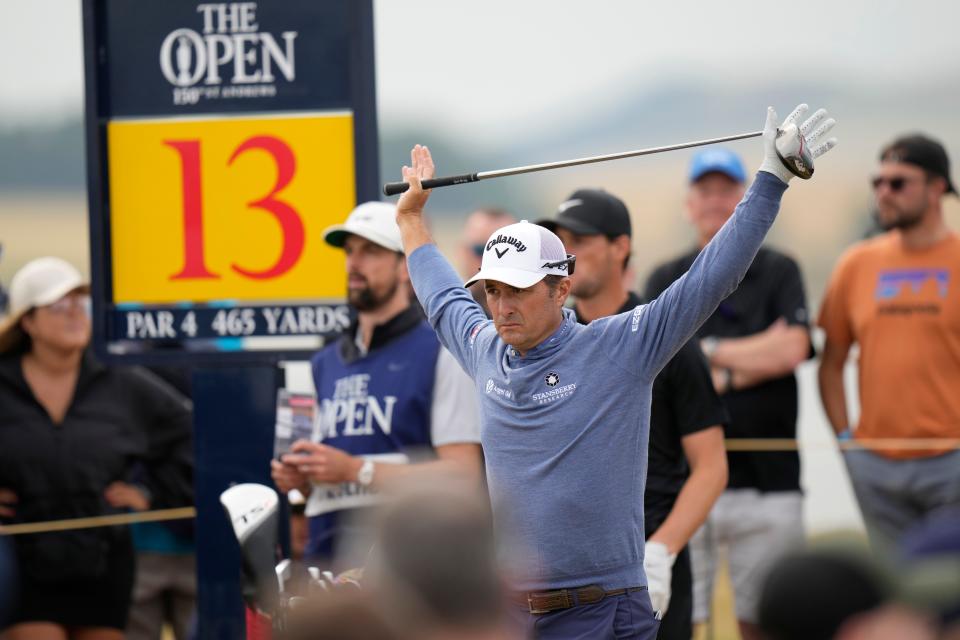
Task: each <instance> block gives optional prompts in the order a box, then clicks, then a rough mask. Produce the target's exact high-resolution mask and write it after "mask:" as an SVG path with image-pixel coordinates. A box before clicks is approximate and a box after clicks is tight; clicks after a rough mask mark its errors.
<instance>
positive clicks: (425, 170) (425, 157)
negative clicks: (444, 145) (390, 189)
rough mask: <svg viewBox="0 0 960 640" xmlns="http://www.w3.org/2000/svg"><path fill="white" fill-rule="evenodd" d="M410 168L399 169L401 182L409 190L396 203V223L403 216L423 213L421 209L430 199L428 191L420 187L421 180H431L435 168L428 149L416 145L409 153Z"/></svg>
mask: <svg viewBox="0 0 960 640" xmlns="http://www.w3.org/2000/svg"><path fill="white" fill-rule="evenodd" d="M410 164H411V166H409V167H408V166H404V167H403V169H401V173H402V174H403V181H404V182H406V183H408V184H409V185H410V188H409V189H407V190H406V191H404V192H403V195H401V196H400V199H399V200H398V201H397V222H398V223H399V222H401V221H402V219H403V218H404V216H419V215H420V214H421V213H423V208H424V206H426V204H427V200H428V199H429V198H430V190H429V189H428V190H426V191H424V190H423V188H422V187H421V186H420V182H421V181H422V180H427V179H429V178H432V177H433V175H434V171H435V168H434V166H433V158H432V157H431V156H430V149H428V148H426V147H424V146H421V145H419V144H418V145H416V146H415V147H414V148H413V149H412V150H411V151H410Z"/></svg>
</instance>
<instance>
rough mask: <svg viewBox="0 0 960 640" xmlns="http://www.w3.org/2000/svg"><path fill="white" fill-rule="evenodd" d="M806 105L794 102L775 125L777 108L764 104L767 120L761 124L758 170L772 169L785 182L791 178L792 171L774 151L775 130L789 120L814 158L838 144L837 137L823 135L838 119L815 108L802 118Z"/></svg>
mask: <svg viewBox="0 0 960 640" xmlns="http://www.w3.org/2000/svg"><path fill="white" fill-rule="evenodd" d="M809 109H810V107H808V106H807V105H805V104H800V105H797V108H796V109H794V110H793V111H792V112H790V115H788V116H787V117H786V118H784V120H783V122H782V123H781V124H780V126H779V127H778V126H777V120H778V118H777V112H776V111H775V110H774V108H773V107H767V121H766V123H765V124H764V127H763V163H762V164H761V165H760V171H766V172H767V173H772V174H773V175H775V176H777V177H778V178H780V179H781V180H783V181H784V182H790V180H792V179H793V178H794V175H793V173H792V172H791V171H790V170H789V169H787V167H786V166H785V165H784V164H783V161H782V160H780V157H779V156H778V155H777V146H776V143H777V132H778V130H779V129H783V128H785V127H787V126H788V125H791V124H792V125H795V126H796V127H797V129H799V134H800V135H801V136H803V140H804V143H805V144H806V145H807V146H808V148H809V149H810V155H811V156H812V157H813V159H814V160H816V159H817V158H819V157H820V156H822V155H823V154H825V153H826V152H827V151H830V149H833V148H834V147H835V146H837V139H836V138H827V139H824V136H826V134H827V133H828V132H829V131H830V130H831V129H833V125H835V124H836V123H837V121H836V120H834V119H833V118H831V117H829V116H828V114H827V110H826V109H817V110H816V112H814V114H813V115H812V116H810V117H809V118H807V119H806V120H804V117H805V116H806V115H807V111H809ZM801 122H802V123H803V124H801Z"/></svg>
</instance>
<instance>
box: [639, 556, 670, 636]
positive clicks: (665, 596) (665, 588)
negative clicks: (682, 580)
mask: <svg viewBox="0 0 960 640" xmlns="http://www.w3.org/2000/svg"><path fill="white" fill-rule="evenodd" d="M676 559H677V554H675V553H670V552H669V551H668V550H667V545H665V544H663V543H662V542H648V543H647V544H646V547H645V551H644V556H643V571H644V573H646V574H647V590H648V592H649V593H650V603H651V604H652V605H653V613H654V615H656V617H657V620H661V619H662V618H663V616H665V615H666V613H667V607H669V606H670V581H671V579H672V577H673V562H674V560H676Z"/></svg>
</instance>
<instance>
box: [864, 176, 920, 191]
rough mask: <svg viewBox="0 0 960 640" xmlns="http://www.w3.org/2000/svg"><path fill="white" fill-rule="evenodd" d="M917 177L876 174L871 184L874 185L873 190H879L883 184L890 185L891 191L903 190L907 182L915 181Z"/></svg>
mask: <svg viewBox="0 0 960 640" xmlns="http://www.w3.org/2000/svg"><path fill="white" fill-rule="evenodd" d="M914 179H915V178H908V177H906V176H896V177H894V178H884V177H882V176H876V177H875V178H873V179H872V180H871V181H870V184H872V185H873V190H874V191H878V190H879V189H880V187H882V186H883V185H885V184H886V185H887V186H888V187H890V191H893V192H894V193H896V192H898V191H900V190H902V189H903V188H904V187H905V186H906V185H907V183H909V182H913V181H914Z"/></svg>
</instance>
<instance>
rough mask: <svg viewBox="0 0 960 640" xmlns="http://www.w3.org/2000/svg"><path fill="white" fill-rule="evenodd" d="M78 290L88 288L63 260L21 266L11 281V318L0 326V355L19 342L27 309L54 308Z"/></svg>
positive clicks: (53, 258)
mask: <svg viewBox="0 0 960 640" xmlns="http://www.w3.org/2000/svg"><path fill="white" fill-rule="evenodd" d="M77 289H82V290H87V289H89V285H88V283H87V281H86V280H85V279H84V278H83V276H81V275H80V272H79V271H77V269H76V268H75V267H74V266H73V265H72V264H70V263H69V262H67V261H66V260H61V259H60V258H55V257H53V256H48V257H45V258H37V259H36V260H31V261H30V262H28V263H27V264H25V265H23V266H22V267H21V268H20V270H19V271H17V272H16V273H15V274H14V275H13V280H11V281H10V315H9V316H7V318H6V319H5V320H4V321H3V323H2V324H0V353H2V352H5V351H6V350H7V349H9V348H10V347H11V346H13V344H14V343H16V342H17V340H19V338H20V319H21V318H23V316H24V315H25V314H26V313H27V312H28V311H30V309H33V308H35V307H45V306H46V305H48V304H53V303H54V302H56V301H57V300H59V299H60V298H62V297H63V296H65V295H67V294H68V293H70V292H71V291H76V290H77Z"/></svg>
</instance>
